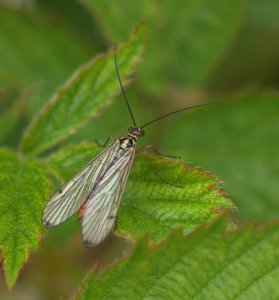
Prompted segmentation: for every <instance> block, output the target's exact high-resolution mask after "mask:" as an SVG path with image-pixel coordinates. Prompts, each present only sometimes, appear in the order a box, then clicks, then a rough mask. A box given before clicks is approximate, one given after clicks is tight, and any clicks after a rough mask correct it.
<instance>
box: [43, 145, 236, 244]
mask: <svg viewBox="0 0 279 300" xmlns="http://www.w3.org/2000/svg"><path fill="white" fill-rule="evenodd" d="M98 150H99V147H96V146H92V145H90V144H81V145H76V146H69V147H68V148H64V149H62V150H61V151H59V152H57V153H55V154H53V155H52V156H50V157H49V158H48V159H47V163H48V166H49V167H50V168H52V169H53V170H54V173H55V174H56V175H58V177H60V178H63V179H66V180H68V179H70V178H71V177H72V176H73V175H74V173H76V172H77V171H78V170H79V169H80V168H81V167H82V166H83V165H84V164H85V163H86V162H88V161H89V160H91V159H92V158H93V157H94V155H95V154H96V153H97V151H98ZM219 183H220V181H219V180H218V179H217V178H215V177H213V176H212V175H210V174H208V173H206V172H204V171H202V170H201V169H197V168H191V169H188V168H186V167H185V163H183V162H172V161H169V160H166V159H165V158H162V157H157V156H153V157H150V158H148V157H146V156H144V157H138V159H137V161H136V163H135V165H134V167H133V169H132V172H131V174H130V177H129V179H128V186H127V190H126V191H125V194H124V197H123V201H122V203H121V205H120V209H119V214H118V220H117V232H119V233H120V234H123V233H124V234H128V235H131V236H132V237H134V238H135V237H137V236H139V235H141V234H142V233H143V232H146V231H148V232H149V233H150V236H151V238H152V239H153V240H155V241H158V240H161V239H162V238H164V237H165V236H166V235H167V234H168V233H169V232H170V231H171V230H172V229H173V228H176V227H177V226H182V227H183V229H184V231H185V232H188V231H191V230H193V229H194V228H195V227H196V226H198V225H199V224H202V223H204V222H209V221H210V220H212V219H214V218H216V217H217V216H218V215H220V214H221V213H222V212H223V211H224V210H228V209H232V208H233V207H234V205H233V203H232V202H231V201H230V200H229V199H228V198H227V196H226V195H225V194H224V193H223V192H222V189H220V188H219V187H218V185H219Z"/></svg>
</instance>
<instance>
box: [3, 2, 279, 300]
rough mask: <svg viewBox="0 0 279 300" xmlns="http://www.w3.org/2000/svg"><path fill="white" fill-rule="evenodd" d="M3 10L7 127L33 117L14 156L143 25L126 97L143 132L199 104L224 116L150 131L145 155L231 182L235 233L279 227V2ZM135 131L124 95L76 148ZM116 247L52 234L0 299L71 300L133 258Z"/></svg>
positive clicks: (81, 135)
mask: <svg viewBox="0 0 279 300" xmlns="http://www.w3.org/2000/svg"><path fill="white" fill-rule="evenodd" d="M0 3H1V4H0V92H1V98H0V117H1V114H2V113H3V112H5V111H6V110H7V109H8V108H9V107H10V106H11V105H13V102H14V101H16V100H18V99H22V101H21V110H22V112H23V113H22V114H21V116H18V117H17V118H16V124H15V130H13V131H12V134H10V135H9V136H2V135H1V133H0V141H1V144H2V145H9V146H11V147H14V148H16V147H17V140H18V137H19V136H20V134H21V132H22V129H23V128H24V126H25V125H26V124H28V123H29V121H30V119H31V118H32V116H33V115H34V114H35V113H36V112H37V111H38V110H39V109H40V108H41V106H42V105H43V103H45V102H46V101H47V100H48V99H49V98H50V96H51V95H52V93H53V92H54V91H55V89H56V88H57V87H58V86H59V85H60V84H62V83H63V82H64V81H65V80H66V79H67V78H68V77H69V76H70V75H71V73H72V72H73V71H74V70H75V69H76V68H77V67H78V66H79V65H80V64H82V63H85V62H86V61H87V60H88V59H89V58H91V57H93V56H95V55H96V54H98V53H99V52H102V51H106V50H107V49H108V47H110V46H111V45H112V44H113V43H114V42H120V41H122V40H125V39H126V38H127V37H128V36H129V34H130V33H131V31H132V29H133V28H134V26H135V25H137V24H138V23H139V22H140V21H142V20H144V21H145V22H146V24H147V26H148V32H149V39H148V45H147V49H146V55H145V57H144V59H143V61H142V63H141V64H140V67H139V70H138V71H137V72H136V75H135V76H134V77H135V78H134V81H133V83H132V84H131V85H130V86H129V87H128V88H127V95H128V97H129V99H130V102H131V106H132V109H133V111H134V114H135V116H136V120H137V122H138V123H139V124H142V123H145V122H147V121H149V120H150V119H153V118H155V117H157V116H158V115H160V114H163V113H165V112H169V111H171V110H175V109H178V108H182V107H184V106H189V105H193V104H198V103H206V102H210V101H214V102H216V101H221V102H224V103H225V105H223V106H222V107H219V106H218V107H217V106H216V107H213V106H212V107H208V108H203V109H200V110H195V111H191V112H188V113H181V114H178V115H176V116H173V117H171V118H169V119H166V120H164V121H161V122H158V123H157V124H154V125H152V126H151V127H149V128H148V127H147V128H146V132H147V134H146V138H145V139H144V141H142V144H143V145H144V144H148V143H152V144H153V145H154V147H155V148H156V149H158V150H159V151H160V152H162V153H167V154H172V155H179V156H182V157H183V159H184V160H185V161H187V162H189V163H190V166H201V167H202V168H204V169H205V170H208V171H210V172H212V173H213V174H214V175H216V176H218V177H219V178H220V179H221V180H223V181H224V185H223V187H224V188H225V191H226V192H227V193H228V194H229V196H230V197H231V198H232V200H233V201H234V202H235V203H236V205H237V207H238V210H237V211H236V212H235V213H234V215H233V218H234V219H235V220H236V222H238V223H241V222H246V221H250V220H259V221H268V220H270V219H272V218H274V217H278V215H279V203H278V196H277V193H278V179H279V160H278V153H279V143H278V140H277V136H278V131H279V122H278V116H279V94H278V91H277V88H278V87H279V18H278V15H279V2H278V1H276V0H266V1H261V0H250V1H243V0H227V1H222V0H195V1H194V0H184V1H182V0H172V1H170V0H162V1H155V0H149V1H147V0H145V1H133V2H132V1H127V0H119V1H117V2H116V1H112V0H110V1H109V0H95V1H93V0H80V1H74V0H70V1H66V0H64V1H62V0H60V1H55V0H47V1H46V0H45V1H43V0H29V1H28V0H13V1H11V0H1V1H0ZM130 125H131V120H130V117H129V115H128V112H127V108H126V107H125V104H124V102H123V99H122V97H121V96H119V97H117V98H116V100H115V101H114V102H113V104H112V105H111V106H110V107H108V108H107V109H106V110H105V111H104V113H103V114H102V115H101V116H100V117H99V118H98V119H96V120H94V121H92V122H91V123H90V124H89V125H87V126H86V127H83V128H82V129H80V130H79V131H78V132H77V134H75V136H74V137H72V138H71V139H70V140H68V143H73V142H78V141H90V142H93V141H94V140H99V141H101V142H102V141H104V140H105V139H106V138H107V137H108V136H114V137H117V136H119V135H121V134H125V132H126V128H127V127H128V126H130ZM0 126H1V119H0ZM11 127H12V126H11ZM0 130H1V129H0ZM0 132H1V131H0ZM63 226H64V227H63ZM62 234H64V236H61V235H62ZM110 245H115V247H114V246H113V247H112V246H110V248H109V249H108V248H107V247H105V246H102V247H100V249H99V250H98V249H97V251H94V252H92V251H89V250H87V249H82V248H81V247H80V243H79V229H78V226H77V224H75V222H73V221H72V222H69V223H66V224H63V225H62V226H61V227H60V229H59V230H55V229H54V230H50V231H49V233H48V237H47V239H45V240H44V241H43V242H42V247H41V249H40V251H38V252H37V253H35V254H33V255H31V258H30V262H28V264H27V265H26V267H25V270H24V276H20V278H19V281H18V283H17V284H16V286H15V288H14V289H13V291H12V292H8V291H7V289H6V286H5V284H4V279H3V278H2V277H1V279H0V299H59V297H62V298H67V297H69V295H71V294H72V292H73V291H75V290H76V288H77V286H78V285H79V284H80V281H81V279H82V278H83V275H84V272H85V270H89V269H90V268H91V266H92V265H93V262H94V261H96V259H97V260H98V261H100V262H102V261H103V262H105V263H107V262H108V261H111V260H114V259H115V258H116V257H117V256H119V255H123V251H124V248H125V247H123V249H122V248H121V247H119V246H117V245H119V241H118V240H117V239H114V238H113V237H112V244H110ZM114 248H117V249H118V250H117V253H116V251H115V250H114ZM65 268H66V269H65ZM0 276H2V273H1V275H0Z"/></svg>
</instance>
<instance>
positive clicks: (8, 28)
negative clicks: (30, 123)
mask: <svg viewBox="0 0 279 300" xmlns="http://www.w3.org/2000/svg"><path fill="white" fill-rule="evenodd" d="M0 45H1V48H0V85H1V86H5V87H7V88H10V89H15V90H17V91H20V92H19V93H20V94H22V93H25V92H26V90H30V88H33V87H36V93H34V94H33V96H32V108H31V106H30V107H29V108H30V109H32V112H36V111H37V110H38V109H39V108H40V106H41V104H42V103H44V101H46V100H47V99H48V98H49V97H50V96H51V94H52V93H53V91H54V90H55V88H56V87H57V86H58V85H59V84H61V83H62V82H63V80H65V78H67V77H68V76H69V75H70V74H71V72H73V70H74V69H75V68H77V67H78V66H79V65H80V64H81V63H82V62H84V61H86V60H87V59H88V58H89V57H90V55H92V54H93V53H94V52H92V50H91V49H90V50H88V49H87V48H86V47H85V46H84V45H82V43H80V42H78V40H77V39H75V38H73V36H72V34H70V33H69V32H67V30H66V29H65V28H64V27H63V26H48V25H47V24H46V23H44V22H42V20H40V19H39V18H38V16H36V15H33V14H32V13H30V12H29V13H26V12H24V11H22V10H18V11H15V10H10V9H6V8H4V7H2V5H1V6H0Z"/></svg>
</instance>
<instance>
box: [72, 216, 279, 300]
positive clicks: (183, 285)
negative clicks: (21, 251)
mask: <svg viewBox="0 0 279 300" xmlns="http://www.w3.org/2000/svg"><path fill="white" fill-rule="evenodd" d="M225 226H226V224H225V222H224V220H219V221H218V222H217V223H215V224H213V225H212V226H210V227H209V228H202V229H199V230H197V231H196V232H195V233H194V234H192V235H188V236H187V237H183V235H182V234H181V231H175V232H174V233H172V234H171V235H170V236H169V237H168V239H167V240H166V241H164V242H163V243H161V244H160V245H159V246H156V247H148V240H147V238H144V239H141V240H139V241H138V242H137V243H136V246H135V249H134V250H133V252H132V254H131V256H130V257H128V258H126V259H124V260H122V261H121V262H120V263H118V264H116V265H114V266H112V267H110V268H109V269H107V270H106V271H102V272H100V271H99V270H98V268H95V269H94V270H93V271H92V272H90V273H89V274H88V276H87V277H86V279H85V281H84V283H83V285H82V287H81V288H80V291H79V292H78V295H76V298H75V299H79V300H87V299H185V300H186V299H216V300H218V299H278V297H279V289H278V280H279V268H278V264H279V251H278V250H277V247H278V243H279V224H278V222H277V223H276V224H273V225H269V226H266V227H264V228H259V227H257V228H255V226H246V227H244V228H242V229H241V230H238V231H233V232H229V233H224V228H225Z"/></svg>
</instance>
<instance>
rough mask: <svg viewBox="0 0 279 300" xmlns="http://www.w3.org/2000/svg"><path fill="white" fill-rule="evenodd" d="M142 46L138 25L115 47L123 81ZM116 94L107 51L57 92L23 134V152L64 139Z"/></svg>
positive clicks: (142, 33) (110, 54)
mask: <svg viewBox="0 0 279 300" xmlns="http://www.w3.org/2000/svg"><path fill="white" fill-rule="evenodd" d="M144 46H145V26H144V25H143V24H141V26H139V27H138V28H137V29H136V31H135V32H134V34H132V36H131V38H130V39H129V40H128V41H127V42H126V43H125V44H123V45H121V46H119V47H118V55H117V59H118V64H119V69H120V72H121V75H122V78H123V80H124V79H125V78H126V77H127V76H129V75H130V74H131V72H132V70H133V68H134V67H135V65H136V63H137V62H138V61H139V59H140V58H141V56H142V54H143V50H144ZM124 82H125V80H124ZM118 92H119V83H118V81H117V76H116V73H115V67H114V52H113V51H112V50H111V51H109V52H108V54H106V55H100V56H98V57H96V58H94V59H93V60H91V61H90V62H89V63H87V64H86V65H84V66H81V67H80V68H79V69H78V70H77V71H76V72H75V73H74V75H73V76H72V77H71V78H70V80H68V81H67V82H66V83H65V84H64V85H63V86H62V87H61V88H59V89H58V91H57V92H56V93H55V95H54V97H53V98H52V99H51V100H50V101H49V103H47V105H46V106H45V107H44V108H43V110H42V111H41V113H39V114H38V115H37V117H36V118H35V119H34V120H33V122H32V123H31V125H30V126H29V128H28V129H27V131H26V132H25V135H24V137H23V140H22V149H23V151H24V152H25V153H28V154H32V155H35V154H36V155H37V154H40V153H41V152H43V151H45V150H46V149H48V148H49V147H51V146H53V145H55V144H57V143H58V142H59V141H62V140H64V139H66V138H67V137H68V136H70V135H71V134H73V133H74V132H75V130H76V129H77V128H79V127H81V126H82V125H84V124H85V123H87V122H89V120H90V119H91V118H92V117H94V116H96V115H97V114H98V113H100V111H101V109H102V108H104V107H105V106H106V105H108V103H109V102H110V100H111V98H112V97H113V96H115V94H117V93H118Z"/></svg>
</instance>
